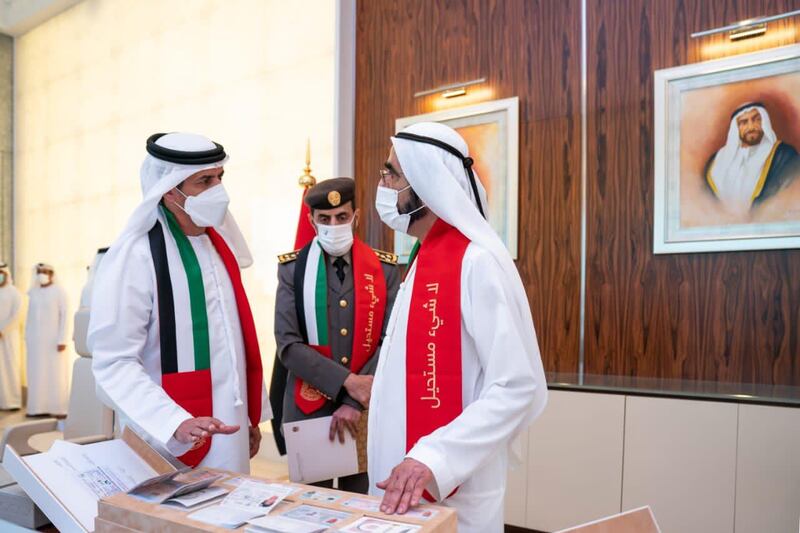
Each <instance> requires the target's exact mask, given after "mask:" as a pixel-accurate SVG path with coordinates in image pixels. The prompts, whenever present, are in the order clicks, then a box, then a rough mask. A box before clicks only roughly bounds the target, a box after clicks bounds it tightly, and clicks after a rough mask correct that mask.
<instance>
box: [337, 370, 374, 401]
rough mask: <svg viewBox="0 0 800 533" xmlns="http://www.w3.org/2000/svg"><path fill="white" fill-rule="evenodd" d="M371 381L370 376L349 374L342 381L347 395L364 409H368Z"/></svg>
mask: <svg viewBox="0 0 800 533" xmlns="http://www.w3.org/2000/svg"><path fill="white" fill-rule="evenodd" d="M372 379H373V378H372V376H361V375H359V374H350V375H349V376H347V379H345V380H344V388H345V389H346V390H347V394H349V395H350V397H351V398H353V399H354V400H355V401H357V402H358V403H360V404H361V405H363V406H364V407H365V408H366V407H369V398H370V396H371V395H372Z"/></svg>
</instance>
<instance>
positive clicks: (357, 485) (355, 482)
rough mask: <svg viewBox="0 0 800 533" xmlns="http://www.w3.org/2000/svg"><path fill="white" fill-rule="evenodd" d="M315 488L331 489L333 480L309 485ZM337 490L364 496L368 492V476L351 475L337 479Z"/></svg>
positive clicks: (364, 474) (362, 474) (363, 474)
mask: <svg viewBox="0 0 800 533" xmlns="http://www.w3.org/2000/svg"><path fill="white" fill-rule="evenodd" d="M311 484H312V485H314V486H315V487H323V488H326V489H332V488H333V480H332V479H328V480H325V481H318V482H317V483H311ZM338 488H339V490H344V491H347V492H356V493H358V494H366V493H367V492H368V491H369V476H367V473H366V472H364V473H361V474H353V475H352V476H344V477H340V478H339V487H338Z"/></svg>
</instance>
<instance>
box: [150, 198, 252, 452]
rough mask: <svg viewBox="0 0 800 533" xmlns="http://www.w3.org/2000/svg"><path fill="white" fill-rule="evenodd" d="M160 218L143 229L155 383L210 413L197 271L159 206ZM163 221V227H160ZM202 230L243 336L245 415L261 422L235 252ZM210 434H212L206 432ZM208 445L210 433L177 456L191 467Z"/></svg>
mask: <svg viewBox="0 0 800 533" xmlns="http://www.w3.org/2000/svg"><path fill="white" fill-rule="evenodd" d="M161 213H162V215H163V216H162V217H161V220H159V221H158V222H156V224H155V226H153V228H152V229H151V230H150V232H149V233H148V238H149V241H150V251H151V253H152V256H153V265H154V267H155V272H156V285H157V290H158V319H159V326H160V344H161V346H160V348H161V386H162V387H163V389H164V390H165V391H166V393H167V394H168V395H169V396H170V398H172V399H173V400H174V401H175V402H176V403H177V404H178V405H180V406H181V407H183V408H184V409H186V410H187V411H188V412H189V413H190V414H191V415H192V416H195V417H198V416H213V414H214V406H213V401H212V386H211V383H212V380H211V354H210V344H209V333H208V315H207V308H206V296H205V289H204V285H203V272H202V270H201V268H200V263H199V262H198V260H197V255H196V254H195V251H194V248H192V245H191V243H190V242H189V239H188V238H187V237H186V235H185V234H184V233H183V231H182V230H181V229H180V227H179V226H178V222H177V220H176V219H175V217H174V215H173V214H172V213H170V212H169V211H168V210H166V209H163V208H161ZM164 225H166V228H164ZM206 234H207V235H208V237H209V239H210V240H211V243H212V245H213V246H214V249H215V250H216V252H217V253H218V254H219V256H220V258H221V259H222V263H223V264H224V265H225V270H226V272H227V273H228V277H229V278H230V281H231V285H232V286H233V293H234V297H235V300H236V309H237V311H238V313H239V322H240V324H241V330H242V339H243V341H244V350H245V364H246V376H247V415H248V418H249V420H250V424H251V425H252V426H253V427H256V426H257V425H258V423H259V422H260V421H261V389H262V379H263V378H262V369H261V353H260V351H259V347H258V338H257V336H256V328H255V322H254V321H253V314H252V312H251V310H250V303H249V301H248V299H247V294H246V293H245V291H244V286H243V285H242V278H241V272H240V271H239V264H238V263H237V261H236V257H235V256H234V254H233V252H232V251H231V249H230V247H229V246H228V244H227V243H226V242H225V240H224V239H223V238H222V237H221V236H220V235H219V233H217V232H216V231H214V229H213V228H207V229H206ZM212 438H213V437H212ZM210 448H211V438H208V439H206V440H205V442H204V443H203V445H202V446H200V447H198V448H196V449H193V450H190V451H189V452H187V453H186V454H184V455H182V456H181V457H179V459H180V460H181V462H183V463H185V464H186V465H188V466H191V467H195V466H197V465H198V464H199V463H200V461H202V460H203V458H204V457H205V456H206V454H207V453H208V450H209V449H210Z"/></svg>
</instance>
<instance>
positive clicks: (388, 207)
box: [375, 185, 426, 233]
mask: <svg viewBox="0 0 800 533" xmlns="http://www.w3.org/2000/svg"><path fill="white" fill-rule="evenodd" d="M410 188H411V185H409V186H408V187H405V188H403V189H400V190H399V191H398V190H397V189H390V188H389V187H384V186H382V185H378V191H377V193H376V194H375V209H376V210H377V211H378V216H380V217H381V220H382V221H383V223H384V224H386V225H387V226H389V227H390V228H392V229H393V230H395V231H399V232H400V233H408V226H409V224H411V215H413V214H414V213H416V212H417V211H421V210H422V209H425V207H426V206H424V205H422V206H420V207H418V208H417V209H414V210H413V211H411V212H410V213H403V214H400V211H398V210H397V200H398V196H400V193H401V192H403V191H405V190H407V189H410Z"/></svg>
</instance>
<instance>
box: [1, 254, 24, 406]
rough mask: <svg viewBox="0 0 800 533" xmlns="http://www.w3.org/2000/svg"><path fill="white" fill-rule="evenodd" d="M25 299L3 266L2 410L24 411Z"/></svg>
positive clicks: (5, 265) (5, 266)
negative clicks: (22, 325) (21, 337)
mask: <svg viewBox="0 0 800 533" xmlns="http://www.w3.org/2000/svg"><path fill="white" fill-rule="evenodd" d="M21 303H22V298H21V297H20V294H19V291H18V290H17V288H16V287H15V286H14V283H13V280H12V279H11V271H10V270H9V269H8V265H7V264H6V263H3V262H0V409H3V410H11V409H19V408H20V407H22V386H21V385H20V377H19V374H20V358H19V342H18V341H19V331H18V330H17V327H18V326H19V320H18V319H19V311H20V304H21Z"/></svg>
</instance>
